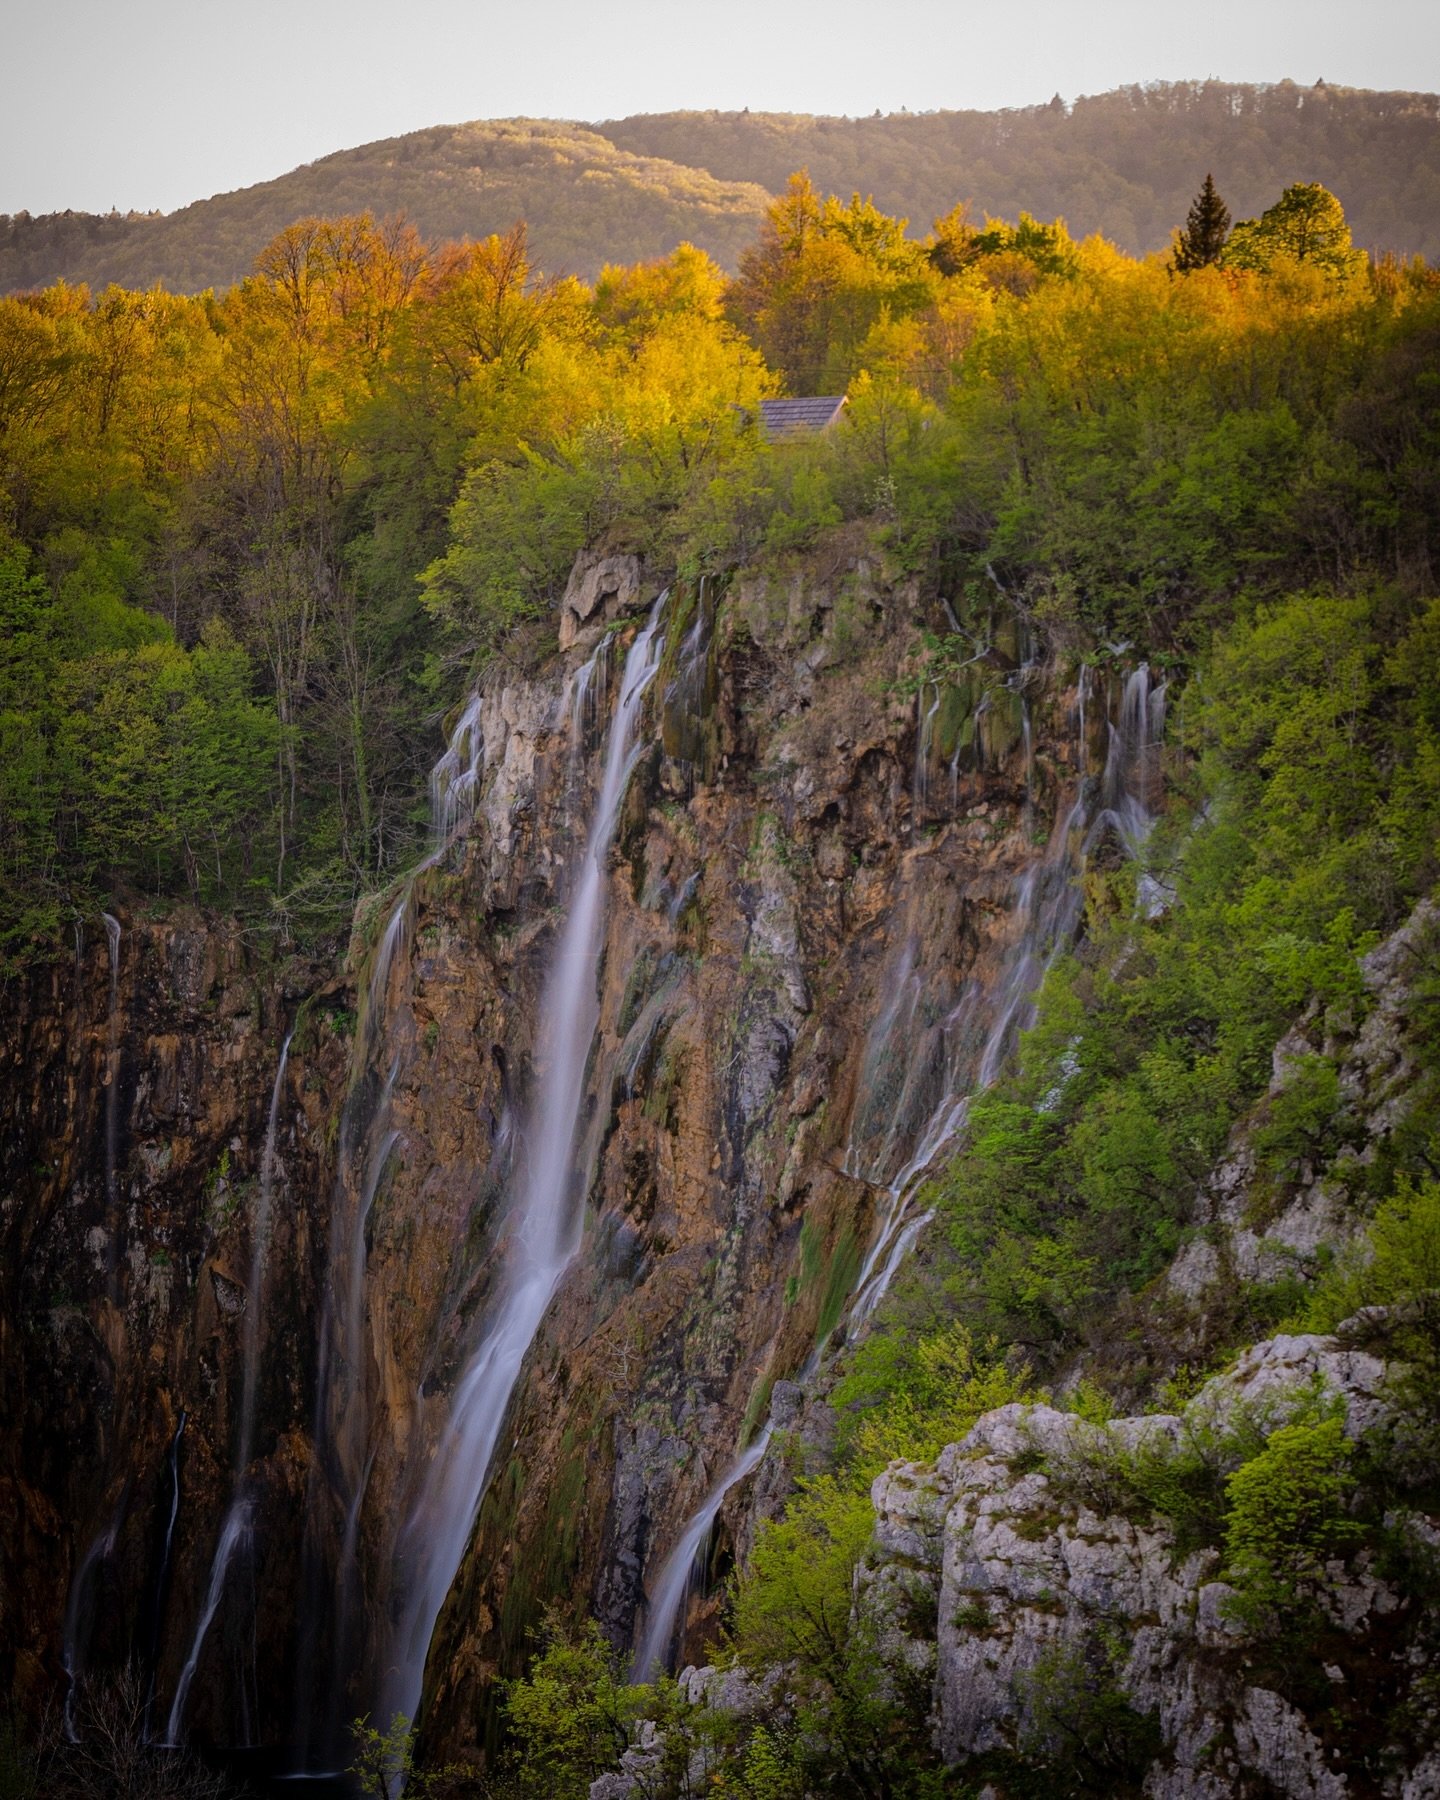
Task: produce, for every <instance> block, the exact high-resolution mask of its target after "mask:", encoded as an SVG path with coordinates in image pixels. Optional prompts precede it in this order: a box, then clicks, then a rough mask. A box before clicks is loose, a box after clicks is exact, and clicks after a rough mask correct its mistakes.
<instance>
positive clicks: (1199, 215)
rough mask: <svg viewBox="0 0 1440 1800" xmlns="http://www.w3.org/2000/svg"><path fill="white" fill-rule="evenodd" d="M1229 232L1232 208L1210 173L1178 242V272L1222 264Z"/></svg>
mask: <svg viewBox="0 0 1440 1800" xmlns="http://www.w3.org/2000/svg"><path fill="white" fill-rule="evenodd" d="M1229 231H1230V209H1229V207H1228V206H1226V204H1225V202H1224V201H1223V200H1222V199H1221V198H1220V193H1219V190H1218V189H1217V188H1216V186H1215V178H1214V176H1213V175H1208V174H1207V175H1206V177H1205V185H1204V187H1202V188H1201V190H1200V192H1199V193H1198V194H1197V195H1196V196H1195V198H1194V200H1193V201H1191V203H1190V211H1189V212H1188V213H1187V214H1186V217H1185V227H1184V230H1182V231H1181V233H1180V235H1179V237H1178V238H1176V240H1175V260H1174V263H1173V265H1172V266H1173V268H1174V270H1175V273H1176V274H1177V275H1188V274H1190V272H1191V271H1192V270H1193V269H1206V268H1209V266H1210V265H1211V264H1212V263H1217V262H1219V260H1220V253H1221V252H1222V251H1223V250H1224V248H1225V239H1226V237H1227V236H1228V234H1229Z"/></svg>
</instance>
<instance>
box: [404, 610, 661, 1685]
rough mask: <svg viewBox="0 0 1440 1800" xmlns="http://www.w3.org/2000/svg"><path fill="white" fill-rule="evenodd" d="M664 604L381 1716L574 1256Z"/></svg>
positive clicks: (633, 699) (612, 750)
mask: <svg viewBox="0 0 1440 1800" xmlns="http://www.w3.org/2000/svg"><path fill="white" fill-rule="evenodd" d="M663 605H664V596H663V595H662V596H661V599H660V600H659V601H658V602H657V603H656V606H655V608H654V610H653V611H652V613H651V615H650V618H649V620H648V621H647V623H646V624H645V626H644V628H643V629H642V630H641V631H640V633H639V634H638V636H637V637H636V639H635V642H634V643H633V645H632V646H631V648H630V652H629V654H628V656H627V657H626V659H625V667H624V672H623V675H622V677H621V684H620V694H619V697H618V699H617V701H616V705H615V714H614V718H613V719H612V720H611V724H610V731H609V736H608V739H607V742H606V748H605V760H604V773H603V776H602V779H601V785H600V792H599V795H598V797H597V799H596V802H595V811H594V814H593V816H592V819H591V823H590V830H589V834H588V837H587V840H586V845H585V851H584V855H583V857H582V860H581V864H580V869H579V872H578V874H577V876H576V879H575V886H574V891H573V893H572V896H571V900H570V908H569V913H568V916H567V918H566V921H565V925H564V927H563V929H562V931H561V934H560V938H559V941H558V942H557V944H556V946H555V951H554V957H553V961H552V962H551V965H550V969H549V973H548V976H547V979H546V983H545V989H544V996H543V1001H542V1006H541V1012H540V1025H539V1042H538V1044H537V1057H536V1063H537V1067H538V1070H539V1076H538V1081H537V1084H536V1089H535V1093H534V1095H533V1099H532V1103H531V1110H530V1118H529V1131H528V1134H527V1136H528V1144H529V1156H528V1159H527V1162H526V1166H525V1167H524V1169H523V1171H522V1172H521V1173H520V1174H519V1175H518V1177H517V1182H516V1186H517V1190H518V1191H516V1193H515V1194H514V1198H513V1201H512V1205H511V1210H510V1213H509V1217H508V1219H507V1227H508V1238H507V1242H506V1244H505V1246H504V1250H503V1252H502V1256H503V1262H502V1273H501V1277H500V1286H499V1289H498V1292H497V1297H496V1304H495V1306H494V1308H493V1309H492V1310H491V1312H490V1315H489V1316H488V1317H487V1319H486V1322H485V1327H484V1330H483V1333H482V1335H481V1338H480V1341H479V1343H478V1344H477V1346H476V1348H475V1350H474V1352H473V1354H472V1355H471V1357H470V1360H469V1362H468V1364H467V1365H466V1367H465V1369H464V1371H463V1373H462V1375H461V1377H460V1380H459V1382H458V1383H457V1384H456V1388H455V1393H454V1396H453V1399H452V1403H451V1409H450V1416H449V1419H448V1420H447V1422H446V1425H445V1428H444V1431H443V1432H442V1434H441V1438H440V1442H439V1444H438V1446H437V1448H436V1452H435V1457H434V1460H433V1462H432V1463H431V1464H430V1466H429V1467H428V1469H427V1470H426V1471H425V1474H424V1476H423V1480H422V1486H421V1490H420V1494H419V1497H418V1499H417V1501H416V1503H415V1505H414V1508H413V1510H412V1512H411V1514H410V1516H409V1518H408V1519H407V1521H406V1524H405V1526H404V1528H403V1530H402V1532H401V1536H400V1540H399V1544H398V1546H397V1553H396V1592H397V1595H398V1596H399V1604H398V1608H397V1617H396V1619H395V1627H394V1635H393V1640H392V1663H391V1667H390V1669H389V1671H388V1674H387V1679H386V1689H387V1692H386V1695H385V1701H384V1705H383V1706H382V1708H381V1716H382V1717H384V1718H387V1719H388V1718H390V1717H392V1716H393V1715H394V1714H396V1713H403V1714H404V1715H405V1716H406V1717H407V1718H412V1719H413V1718H414V1717H415V1714H416V1711H417V1708H418V1706H419V1703H420V1695H421V1689H422V1686H423V1681H424V1674H425V1659H426V1656H427V1654H428V1652H429V1646H430V1638H431V1635H432V1633H433V1631H434V1628H435V1621H436V1619H437V1618H438V1617H439V1614H440V1609H441V1607H442V1606H443V1604H444V1602H445V1596H446V1595H447V1594H448V1593H449V1591H450V1586H451V1583H452V1582H453V1581H454V1579H455V1575H456V1572H457V1571H458V1569H459V1567H460V1564H461V1561H462V1560H463V1558H464V1554H465V1548H466V1545H467V1544H468V1542H469V1538H470V1532H471V1529H472V1527H473V1525H474V1522H475V1516H476V1514H477V1512H478V1511H479V1507H480V1501H481V1498H482V1496H483V1494H484V1489H485V1483H486V1478H487V1476H488V1474H489V1470H490V1463H491V1458H492V1456H493V1454H494V1449H495V1443H496V1439H497V1438H498V1436H499V1433H500V1427H501V1425H502V1423H503V1421H504V1418H505V1414H506V1412H507V1410H508V1408H509V1405H510V1398H511V1395H512V1393H513V1391H514V1388H515V1385H516V1382H517V1381H518V1379H519V1375H520V1369H521V1365H522V1363H523V1362H524V1359H525V1355H526V1352H527V1351H528V1350H529V1348H530V1345H531V1343H532V1342H533V1340H534V1337H535V1334H536V1332H537V1330H538V1329H539V1326H540V1322H541V1319H542V1318H543V1316H544V1314H545V1311H546V1308H547V1307H548V1306H549V1304H550V1300H551V1297H552V1295H553V1294H554V1292H555V1290H556V1288H557V1287H558V1286H559V1283H560V1279H561V1277H562V1275H563V1274H564V1272H565V1269H566V1267H567V1266H568V1265H569V1263H570V1260H571V1258H572V1257H573V1256H574V1254H575V1251H576V1249H577V1248H578V1247H579V1231H580V1220H579V1214H578V1209H577V1206H576V1200H577V1198H578V1196H577V1194H576V1192H575V1189H576V1187H577V1185H578V1184H577V1183H576V1182H575V1180H574V1179H573V1176H574V1148H575V1142H576V1137H577V1133H578V1127H579V1121H580V1113H581V1108H582V1104H583V1101H584V1078H585V1065H586V1062H587V1061H588V1059H589V1055H590V1045H591V1041H592V1039H593V1038H594V1035H595V1028H596V1025H597V1023H598V1021H599V1011H600V1006H599V996H598V985H599V972H600V961H601V955H602V952H603V947H604V931H603V922H604V914H605V894H606V862H607V858H608V855H609V850H610V844H611V840H612V838H613V836H614V832H615V826H616V822H617V819H618V817H619V812H620V804H621V801H622V800H623V798H624V795H625V789H626V785H627V783H628V781H629V777H630V774H631V770H632V769H633V767H634V764H635V761H636V758H637V756H638V753H639V752H638V748H637V745H636V733H637V727H638V723H639V718H640V711H641V705H642V702H643V699H644V695H645V690H646V688H647V687H648V686H649V684H650V682H651V681H652V679H653V678H654V675H655V671H656V669H657V667H658V664H659V656H660V643H661V640H660V612H661V608H662V607H663ZM588 691H589V687H588V679H587V682H586V684H585V686H584V687H583V688H582V687H581V686H580V684H577V704H578V703H579V701H580V699H581V697H582V696H583V695H584V694H586V693H588ZM575 716H576V717H577V718H578V717H579V714H578V713H577V714H576V715H575Z"/></svg>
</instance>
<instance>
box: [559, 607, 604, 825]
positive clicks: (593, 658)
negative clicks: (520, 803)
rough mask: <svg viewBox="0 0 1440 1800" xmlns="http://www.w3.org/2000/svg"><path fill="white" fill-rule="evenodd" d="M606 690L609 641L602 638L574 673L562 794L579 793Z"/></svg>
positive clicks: (602, 715)
mask: <svg viewBox="0 0 1440 1800" xmlns="http://www.w3.org/2000/svg"><path fill="white" fill-rule="evenodd" d="M609 687H610V638H609V636H608V635H607V636H605V637H602V638H601V640H600V642H599V643H598V644H597V645H596V646H595V648H594V649H593V650H592V651H591V653H590V655H589V657H588V658H587V659H586V661H585V662H583V663H582V664H581V665H580V667H579V668H578V669H577V670H576V671H575V677H574V680H573V682H572V684H571V688H570V700H569V707H568V711H569V714H570V756H569V763H568V767H567V770H566V777H565V792H566V794H567V796H571V797H573V796H574V795H575V794H576V793H577V792H578V790H579V787H580V784H581V776H582V775H583V773H584V768H585V751H586V747H587V746H588V744H589V743H590V740H591V737H592V736H593V734H594V731H595V726H596V723H597V721H598V720H600V719H601V718H603V717H604V714H605V702H606V698H607V696H608V693H609Z"/></svg>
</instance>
